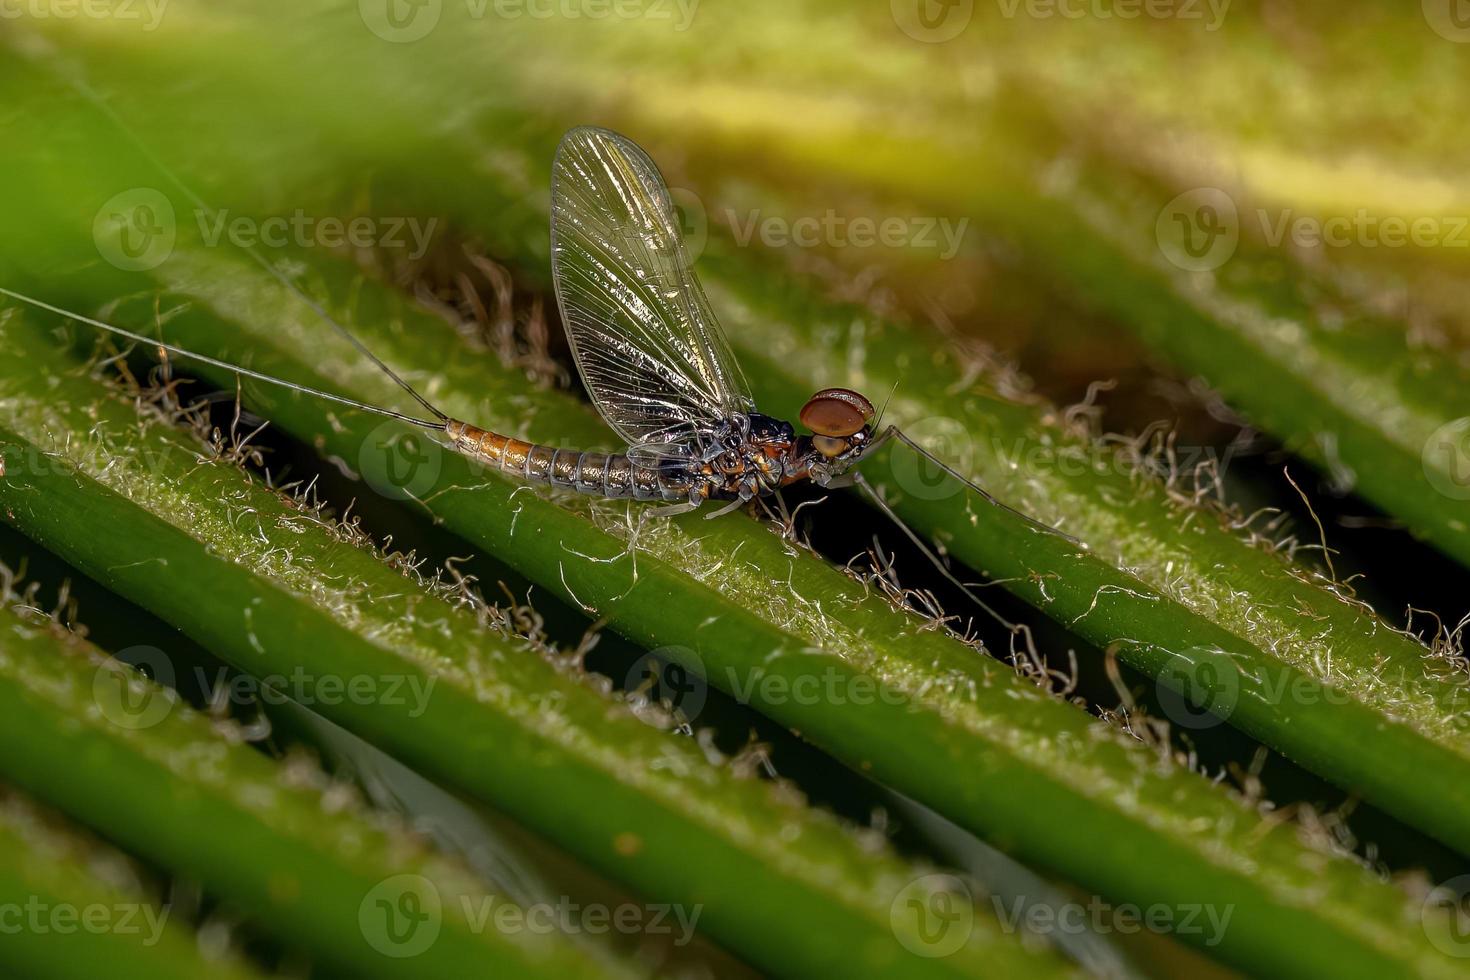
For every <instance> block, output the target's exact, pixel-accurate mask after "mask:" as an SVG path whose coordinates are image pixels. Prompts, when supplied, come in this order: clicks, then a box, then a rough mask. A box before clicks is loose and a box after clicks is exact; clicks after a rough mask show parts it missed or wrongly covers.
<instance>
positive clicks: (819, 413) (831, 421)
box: [800, 388, 873, 438]
mask: <svg viewBox="0 0 1470 980" xmlns="http://www.w3.org/2000/svg"><path fill="white" fill-rule="evenodd" d="M800 418H801V424H802V425H804V426H806V427H807V428H808V429H811V430H812V431H813V432H815V433H816V434H817V435H819V436H832V437H834V438H846V437H847V436H850V435H852V434H853V433H855V432H857V431H858V430H859V429H861V428H862V427H863V426H865V425H867V424H868V423H869V422H871V421H873V403H872V402H870V401H868V400H867V399H866V398H864V397H863V396H862V395H860V394H858V393H857V392H855V391H853V390H851V389H849V388H824V389H822V390H821V391H819V392H817V393H816V394H815V395H813V396H812V397H811V398H809V399H808V400H807V403H806V405H804V406H803V407H802V409H801V416H800Z"/></svg>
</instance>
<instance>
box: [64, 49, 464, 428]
mask: <svg viewBox="0 0 1470 980" xmlns="http://www.w3.org/2000/svg"><path fill="white" fill-rule="evenodd" d="M58 73H59V74H61V75H62V76H63V77H64V78H65V80H66V81H67V83H68V84H70V85H71V86H72V87H73V88H74V89H76V91H77V93H78V94H80V95H81V96H82V98H84V99H86V100H87V101H88V102H90V103H91V104H92V105H93V106H94V107H96V109H97V110H98V111H99V112H101V113H102V114H103V115H104V116H106V117H107V118H108V120H109V121H111V123H112V124H113V125H114V126H116V127H117V128H118V130H119V131H120V132H121V133H122V134H123V135H124V136H125V137H126V138H127V140H128V142H129V143H131V144H133V146H134V147H135V148H136V149H137V150H138V152H139V153H141V154H143V156H144V157H146V158H147V159H148V162H149V163H151V164H153V166H154V167H156V168H157V169H158V171H159V173H161V174H163V176H164V177H165V178H166V179H167V180H168V181H169V183H171V184H173V186H174V187H175V188H176V189H177V190H178V192H179V193H180V194H183V195H184V197H186V198H188V199H189V202H190V203H191V204H193V205H194V207H196V208H198V209H199V210H200V211H201V212H204V213H206V214H212V213H213V211H214V209H213V208H211V207H210V206H209V205H208V204H206V203H205V202H204V200H203V199H202V198H200V197H199V195H198V194H195V193H194V191H193V190H192V189H191V188H190V187H189V185H188V184H185V183H184V182H183V180H182V179H180V178H179V176H178V175H177V174H175V173H174V172H173V170H172V169H170V168H169V166H168V164H166V163H164V162H163V161H162V160H160V159H159V158H158V157H157V156H156V155H155V154H154V153H153V151H152V150H150V149H149V148H148V146H147V145H146V144H145V143H144V142H143V141H142V140H141V139H139V138H138V135H137V134H136V133H134V132H133V130H132V128H131V127H129V126H128V124H127V123H126V122H124V121H123V119H122V117H121V116H119V115H118V114H117V112H116V111H115V110H114V109H113V108H112V106H111V105H109V104H108V102H107V100H106V99H104V98H103V97H102V96H101V95H100V94H99V93H98V92H97V91H96V90H95V89H93V88H92V87H91V86H90V85H88V84H87V82H86V80H85V79H83V78H80V77H77V76H76V75H74V74H73V73H71V72H65V71H61V70H59V69H58ZM238 247H239V248H240V249H241V250H242V251H244V252H245V254H246V255H249V256H250V258H251V259H252V260H254V261H255V264H256V265H258V266H260V267H261V268H262V269H264V270H265V271H266V274H267V275H269V276H270V277H271V278H273V279H275V280H276V281H277V282H279V283H280V284H281V285H282V286H285V287H286V288H287V289H289V290H290V291H291V292H292V293H294V294H295V295H296V297H297V298H298V299H300V300H301V301H302V302H304V303H305V304H306V305H307V306H309V307H310V308H311V311H312V312H313V313H315V314H316V315H317V316H319V317H321V318H322V319H323V320H324V321H326V323H327V324H328V325H329V326H331V328H332V329H333V330H335V331H337V333H339V334H340V335H341V336H342V337H343V338H344V339H346V341H347V342H348V343H349V344H351V345H352V346H353V348H354V349H355V350H356V351H357V352H358V353H359V354H361V355H362V356H363V357H365V358H367V359H368V360H369V361H371V362H372V363H373V364H374V365H375V366H376V367H377V368H378V370H380V371H382V372H383V373H384V374H385V375H387V376H388V377H389V378H391V379H392V380H393V383H394V384H396V385H398V387H400V388H402V389H403V390H404V391H406V392H408V393H409V395H410V396H412V398H413V400H414V401H416V402H418V403H419V404H420V405H422V406H423V407H424V408H425V409H426V410H427V411H428V412H429V413H430V414H431V415H433V416H434V417H435V418H436V419H438V420H439V422H440V423H441V425H439V426H434V427H435V428H440V427H442V423H444V422H448V421H449V420H450V419H449V416H448V415H446V414H445V413H443V412H441V411H440V410H439V409H438V408H437V407H436V406H435V405H434V404H433V403H432V402H430V401H429V400H428V399H427V398H425V397H424V396H423V395H421V394H419V392H418V389H416V388H414V386H413V385H411V384H409V383H408V382H407V381H405V380H404V379H403V378H401V377H400V376H399V375H398V372H396V371H394V370H393V369H392V368H391V367H389V366H388V365H387V364H385V363H384V362H383V360H382V358H380V357H378V355H376V354H374V353H373V352H372V351H371V350H370V349H368V346H367V345H366V344H364V343H363V342H362V341H361V340H359V339H358V338H357V335H356V334H354V333H353V332H352V331H351V330H348V329H347V328H346V327H345V326H343V325H342V324H341V323H340V322H338V320H337V318H336V317H334V316H332V314H330V313H328V312H327V310H326V309H325V308H324V307H323V306H322V305H321V304H320V303H318V302H317V301H316V300H315V299H313V298H312V297H311V296H309V295H308V294H307V292H306V291H305V290H304V289H302V288H301V287H300V286H298V285H297V284H296V282H295V280H293V279H292V278H291V277H290V276H288V275H286V274H285V273H284V272H282V271H281V270H280V269H278V268H276V266H275V265H273V264H272V263H271V262H270V261H269V260H267V259H266V257H265V256H264V255H261V254H260V250H259V249H258V248H256V247H255V246H254V245H239V246H238ZM78 319H81V318H78ZM114 332H120V331H114ZM158 346H164V345H162V344H160V345H158ZM185 353H186V354H187V352H185ZM187 356H191V357H194V358H195V359H196V360H207V359H206V358H200V357H199V356H198V355H192V354H187ZM297 387H299V386H297ZM335 400H336V401H340V402H344V403H345V402H347V399H343V398H340V397H338V398H335ZM380 414H381V413H380ZM395 414H396V413H395ZM397 417H399V418H407V416H397ZM409 421H415V420H412V419H409Z"/></svg>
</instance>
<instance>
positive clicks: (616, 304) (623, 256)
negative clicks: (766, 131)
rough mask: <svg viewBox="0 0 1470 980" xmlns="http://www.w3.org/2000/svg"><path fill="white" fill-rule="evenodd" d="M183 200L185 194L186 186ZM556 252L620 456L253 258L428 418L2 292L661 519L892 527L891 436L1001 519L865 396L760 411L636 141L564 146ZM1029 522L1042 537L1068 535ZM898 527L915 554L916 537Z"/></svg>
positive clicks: (561, 298)
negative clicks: (816, 514)
mask: <svg viewBox="0 0 1470 980" xmlns="http://www.w3.org/2000/svg"><path fill="white" fill-rule="evenodd" d="M170 176H171V175H170ZM175 182H176V183H177V181H175ZM180 187H181V188H182V185H180ZM182 189H184V190H185V192H186V193H187V188H182ZM190 196H192V195H190ZM551 254H552V274H553V281H554V284H555V288H556V295H557V302H558V305H559V307H560V310H561V315H562V322H563V323H564V324H565V327H566V332H567V336H568V339H569V340H570V343H571V348H572V353H573V356H574V357H575V359H576V363H577V367H578V370H579V372H580V374H581V377H582V380H583V382H584V383H585V384H586V387H587V390H588V392H589V393H590V394H591V397H592V400H593V403H594V404H595V405H596V407H597V410H598V411H599V412H600V413H601V415H602V417H603V419H604V420H605V421H606V422H607V423H608V425H610V426H611V427H612V428H613V429H614V430H615V431H616V432H617V433H618V434H619V435H620V436H621V437H622V438H623V440H624V441H625V442H626V443H627V447H628V448H627V449H626V451H624V452H621V453H604V452H594V451H583V450H580V449H576V448H557V447H552V446H545V445H539V444H535V443H529V442H525V441H522V440H520V439H516V438H512V437H510V436H507V435H504V434H501V433H497V432H492V431H489V430H487V429H483V428H480V427H477V426H475V425H473V424H471V423H469V422H467V421H463V420H460V419H455V418H451V417H450V416H449V415H447V414H445V413H444V412H441V411H440V410H439V409H438V408H436V407H435V406H434V405H433V404H431V403H430V402H429V401H428V400H427V399H425V398H424V397H423V396H422V395H421V394H420V393H419V392H417V391H416V390H414V389H413V388H412V387H411V386H409V385H408V383H407V382H405V381H404V380H403V379H402V378H400V377H399V376H398V375H397V374H396V373H395V372H394V371H393V370H392V369H391V368H390V367H389V366H388V365H387V364H385V363H384V362H383V361H381V360H379V359H378V358H377V357H376V356H375V355H374V354H373V353H372V352H371V351H370V350H368V349H367V348H366V346H364V345H363V344H362V343H361V342H360V341H359V340H358V339H357V338H356V337H355V336H353V335H352V334H351V333H350V332H349V331H348V330H347V328H346V327H344V326H342V325H341V324H340V323H338V322H337V321H336V320H335V319H334V318H332V316H331V315H330V314H328V313H327V311H326V310H325V309H323V308H322V307H321V305H320V304H318V303H316V302H315V301H314V300H312V299H311V298H310V297H309V296H306V295H305V294H304V293H302V291H301V290H300V288H299V287H298V286H296V284H295V283H294V282H292V281H291V280H290V279H288V278H286V277H285V276H284V275H283V274H282V273H280V272H279V270H277V269H276V268H275V267H274V266H272V265H270V264H269V263H268V262H266V261H265V260H264V259H263V258H262V257H260V256H259V255H258V254H255V253H253V252H252V256H253V257H254V258H256V260H257V261H258V262H259V263H260V264H261V265H262V266H263V267H265V268H266V269H267V271H268V272H270V273H271V274H272V275H273V276H275V277H276V278H278V279H280V281H281V282H282V283H283V284H284V285H286V286H287V287H288V288H290V289H291V290H292V291H294V292H296V293H297V294H298V295H299V296H301V297H302V299H304V300H305V301H306V302H307V303H308V305H310V306H311V308H312V309H313V310H314V311H315V312H316V313H317V315H318V316H320V317H321V318H322V319H323V320H324V321H326V322H327V323H328V324H329V325H330V326H331V327H333V328H334V329H335V330H337V331H338V332H340V333H341V334H342V335H343V336H344V337H346V339H347V340H348V341H350V342H351V343H352V345H353V346H354V347H355V348H356V349H357V350H358V351H359V352H360V353H361V354H362V355H363V356H365V357H367V358H368V359H370V360H371V361H372V362H373V363H374V364H376V365H377V366H378V367H379V368H380V369H382V370H383V372H384V373H385V374H387V375H388V376H389V377H390V378H392V380H394V381H395V382H396V383H398V384H399V385H400V386H401V387H403V388H404V389H405V390H406V391H407V392H408V393H409V394H410V395H411V396H412V397H413V398H414V399H415V400H416V401H417V402H418V403H419V404H420V405H421V406H423V407H424V408H425V409H426V410H427V411H428V412H429V413H430V414H431V415H432V416H433V417H432V418H420V417H414V416H411V415H406V414H403V413H400V412H396V411H393V410H391V409H388V408H385V407H383V406H379V405H372V404H367V403H364V402H360V401H357V400H355V399H351V398H346V397H343V396H341V395H336V394H333V393H331V392H325V391H320V390H318V389H314V388H307V387H304V386H302V385H297V384H294V383H292V382H289V381H285V380H283V379H279V378H275V377H272V376H270V375H265V374H261V373H259V372H256V371H251V370H249V369H247V368H244V367H242V366H240V365H237V364H233V363H230V362H227V361H221V360H218V359H215V358H210V357H206V356H204V355H201V354H196V353H194V352H192V351H189V350H186V349H184V348H180V347H175V346H173V345H170V344H166V343H161V342H159V341H158V340H157V339H154V338H150V337H146V336H143V335H141V334H137V333H133V332H131V331H128V330H125V329H123V328H121V327H118V326H115V325H112V324H109V323H105V322H102V321H100V320H96V319H92V318H90V317H85V316H79V315H77V314H74V313H71V312H70V311H67V310H64V309H61V308H59V307H56V306H52V305H51V304H49V303H46V302H43V301H41V300H38V299H35V298H32V297H29V296H25V295H22V294H20V293H16V292H12V291H11V290H8V289H5V288H3V287H0V295H5V296H9V297H11V298H13V299H16V300H19V301H21V302H25V303H28V304H30V305H33V306H36V307H39V308H41V309H45V310H48V311H50V312H53V313H57V314H60V315H63V316H67V317H71V318H73V319H75V320H78V321H80V322H83V323H87V324H89V325H91V326H94V327H97V328H100V329H102V330H106V331H110V332H112V333H114V334H118V335H121V336H123V337H126V338H129V339H131V340H134V341H136V342H138V343H141V344H145V345H148V346H150V347H153V348H154V349H160V350H163V351H168V352H170V353H173V354H176V355H178V356H180V357H185V358H192V359H194V360H197V361H200V362H203V363H207V364H212V365H214V366H216V367H222V368H226V369H228V370H231V371H234V372H236V373H238V374H241V375H244V376H247V377H251V378H255V379H257V380H260V381H265V382H268V383H271V384H277V385H283V386H285V387H289V388H293V389H295V390H298V391H303V392H306V393H307V394H311V395H315V396H317V397H321V398H325V399H328V400H330V401H334V402H337V403H340V404H344V405H348V406H350V407H353V408H357V409H360V410H362V411H366V412H371V413H375V414H378V415H385V416H388V417H390V418H395V419H398V420H400V421H403V422H407V423H410V424H413V425H417V426H421V427H424V428H428V429H436V430H439V431H442V432H443V433H444V435H445V436H446V438H447V441H448V444H449V446H451V447H452V448H453V449H454V450H456V451H457V452H460V453H462V454H464V455H466V456H468V457H470V458H472V459H474V460H476V461H478V462H480V463H482V464H484V465H486V466H487V467H489V468H490V469H492V470H495V471H497V472H500V473H503V474H506V475H508V476H510V477H513V478H516V479H519V480H522V481H526V482H531V483H541V484H545V485H548V486H551V487H555V488H559V489H565V490H574V491H577V492H580V493H585V494H593V495H597V496H601V497H609V498H626V499H631V500H636V501H657V502H661V503H662V505H663V506H662V507H661V508H659V509H658V510H659V512H661V513H677V512H683V511H689V510H693V509H695V508H698V507H700V506H702V505H703V504H705V503H707V502H710V501H724V502H727V503H725V504H724V506H723V507H721V508H720V509H719V510H717V511H715V512H714V513H712V514H711V515H710V516H716V515H717V514H720V513H724V512H725V511H726V510H729V509H732V508H735V507H739V506H741V505H742V504H744V503H745V502H747V501H749V500H752V499H754V498H758V497H763V496H766V495H769V494H772V493H775V492H776V491H778V490H780V489H781V488H782V487H785V486H788V485H790V484H793V483H797V482H800V481H804V480H810V481H812V482H814V483H816V484H818V485H821V486H835V485H840V484H842V483H849V482H851V483H856V484H858V485H859V486H860V487H862V488H863V489H864V490H865V491H866V492H867V493H868V495H869V496H870V497H871V498H872V499H873V501H874V503H876V504H877V505H878V506H879V507H880V508H881V509H882V510H883V511H884V512H885V513H887V514H888V515H889V516H890V517H892V518H893V519H894V520H895V521H896V522H897V521H898V519H897V517H896V516H895V515H893V513H892V511H891V510H889V508H888V506H887V505H886V503H884V501H883V500H882V498H881V497H880V496H879V495H878V494H877V493H876V492H875V491H874V489H873V488H872V486H871V485H870V484H868V483H867V482H866V481H865V480H863V479H862V477H861V475H860V474H859V473H857V472H856V471H855V470H854V466H855V464H857V463H858V462H860V461H861V460H863V459H865V458H867V457H868V456H869V455H870V454H871V453H872V452H873V450H874V449H876V448H877V447H878V446H879V445H881V444H883V443H885V442H887V441H889V440H894V441H897V442H901V443H904V444H905V445H907V446H909V447H910V448H912V449H913V450H914V451H916V452H918V453H920V454H921V455H923V456H924V457H925V458H927V459H928V460H930V461H931V462H933V463H934V464H935V465H936V466H938V467H939V468H941V469H942V470H944V471H945V472H946V473H948V474H949V475H950V476H951V477H953V478H955V479H956V480H959V481H960V482H961V483H962V484H963V485H965V486H966V487H968V488H969V489H971V490H973V491H974V492H975V493H977V494H979V495H980V496H981V497H983V498H984V499H985V500H987V501H989V502H990V503H991V504H993V505H995V506H997V507H1004V505H1002V504H999V503H998V502H997V501H995V500H994V498H992V497H991V496H990V495H989V494H988V493H986V492H985V491H984V490H982V489H981V488H980V487H978V486H976V485H975V484H974V483H973V482H972V481H970V480H968V479H966V478H965V477H964V476H962V475H961V474H959V473H958V472H956V471H955V470H954V469H953V468H952V467H950V466H948V465H946V464H945V463H943V462H942V461H941V460H939V459H937V458H935V457H934V456H933V455H931V454H930V453H928V452H927V451H926V450H924V449H923V448H922V447H921V446H920V445H918V444H917V443H915V442H914V441H913V440H911V439H910V438H909V437H908V436H907V435H905V434H904V433H903V432H902V431H901V430H899V429H898V428H896V427H894V426H891V425H890V426H889V427H887V428H885V429H879V428H878V425H877V420H876V419H875V412H874V408H873V404H872V403H871V402H870V401H869V400H868V399H867V398H866V397H864V396H863V395H861V394H859V393H858V392H855V391H851V390H848V389H846V388H827V389H824V390H822V391H819V392H817V393H816V394H815V395H813V396H812V397H811V399H810V400H808V401H807V403H806V405H805V407H804V408H803V409H802V410H801V412H800V414H799V416H798V421H799V422H800V424H801V426H802V427H803V428H804V429H806V430H807V432H806V433H804V434H798V433H797V431H796V427H795V426H794V425H792V424H791V423H790V422H787V421H784V420H782V419H778V418H774V417H772V416H769V415H764V414H762V413H760V412H757V411H756V409H755V403H754V399H753V398H752V397H751V395H750V392H749V388H748V386H747V384H746V381H745V377H744V375H743V374H742V373H741V371H740V366H739V364H738V362H737V361H736V359H735V356H734V354H733V352H732V351H731V349H730V346H729V343H728V342H727V340H726V339H725V335H724V332H723V331H722V330H721V328H720V326H719V322H718V320H717V319H716V317H715V315H714V312H713V310H712V309H711V308H710V305H709V302H708V300H707V299H706V298H705V295H704V290H703V289H702V288H701V286H700V284H699V280H698V278H697V277H696V275H695V274H694V270H693V268H692V264H691V261H690V259H689V257H688V253H687V252H686V250H685V248H684V242H683V236H682V234H681V232H680V228H679V224H678V219H677V215H676V212H675V210H674V206H673V203H672V201H671V199H670V196H669V192H668V190H667V188H666V186H665V184H664V180H663V177H662V176H661V175H660V173H659V171H658V168H657V167H655V166H654V163H653V161H652V160H651V159H649V157H648V155H647V154H646V153H644V152H643V150H642V149H640V148H639V147H638V146H637V145H636V144H635V143H633V142H632V141H631V140H629V139H627V138H626V137H624V136H620V135H618V134H617V133H614V132H611V131H609V130H606V129H599V128H594V127H579V128H577V129H573V130H571V131H570V132H568V133H567V134H566V136H564V137H563V138H562V141H561V144H560V146H559V147H558V149H557V153H556V158H555V161H554V163H553V167H552V194H551ZM1005 509H1006V510H1009V508H1005ZM1012 513H1015V512H1014V511H1012ZM1020 516H1022V517H1023V519H1024V520H1026V521H1027V522H1028V523H1030V524H1031V525H1032V526H1033V527H1035V528H1036V529H1039V530H1044V531H1046V532H1048V533H1060V532H1056V531H1053V530H1052V529H1051V528H1047V527H1046V526H1045V525H1041V524H1038V523H1036V522H1035V521H1032V520H1031V519H1030V518H1027V517H1025V516H1024V515H1020ZM898 523H899V526H900V527H901V528H902V529H903V530H904V532H905V533H906V534H907V535H908V536H909V537H910V538H911V539H913V540H915V542H916V543H919V542H918V540H917V538H916V537H915V536H914V534H913V532H912V531H910V530H909V529H908V528H907V527H906V526H905V525H903V524H902V522H898ZM920 545H921V547H922V543H920ZM925 550H926V552H927V548H926V549H925ZM936 564H938V562H937V560H936ZM942 568H943V566H942V565H941V569H942ZM946 574H948V573H947V572H946ZM966 591H967V592H968V591H969V590H968V589H966ZM977 601H978V600H977Z"/></svg>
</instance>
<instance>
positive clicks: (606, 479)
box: [444, 420, 689, 501]
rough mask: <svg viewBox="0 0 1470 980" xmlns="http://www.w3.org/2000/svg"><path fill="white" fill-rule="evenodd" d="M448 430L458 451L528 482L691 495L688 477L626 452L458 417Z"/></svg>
mask: <svg viewBox="0 0 1470 980" xmlns="http://www.w3.org/2000/svg"><path fill="white" fill-rule="evenodd" d="M444 431H445V433H446V434H447V435H448V436H449V438H450V439H451V440H452V442H453V444H454V448H455V449H456V450H458V451H459V452H461V453H463V454H464V455H466V456H469V457H470V458H471V459H477V460H479V461H480V462H482V463H484V464H485V465H486V466H489V467H491V468H492V469H494V470H497V471H498V472H501V473H506V474H509V475H510V476H513V477H516V478H517V479H521V480H525V481H527V482H528V483H545V484H548V485H550V486H553V487H559V488H561V489H564V490H576V491H577V492H578V493H585V494H591V495H593V496H598V497H632V498H633V499H634V500H669V501H675V500H678V501H682V500H687V499H688V497H689V482H688V479H687V477H685V476H683V475H682V474H680V473H678V472H676V471H670V470H663V469H659V468H658V467H653V466H645V465H642V464H639V463H634V462H633V461H632V460H630V459H629V458H628V457H627V455H626V454H624V453H599V452H583V451H581V450H578V449H557V448H555V447H553V446H542V445H539V444H536V443H530V442H524V441H522V440H520V439H512V438H511V437H510V436H503V435H501V434H500V433H498V432H491V431H489V430H488V429H481V428H478V427H476V426H473V425H470V424H469V423H467V422H460V421H457V420H456V421H450V422H448V423H446V424H445V426H444Z"/></svg>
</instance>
